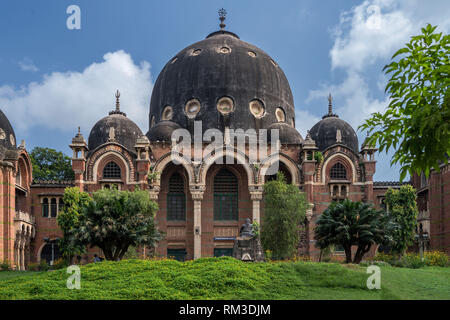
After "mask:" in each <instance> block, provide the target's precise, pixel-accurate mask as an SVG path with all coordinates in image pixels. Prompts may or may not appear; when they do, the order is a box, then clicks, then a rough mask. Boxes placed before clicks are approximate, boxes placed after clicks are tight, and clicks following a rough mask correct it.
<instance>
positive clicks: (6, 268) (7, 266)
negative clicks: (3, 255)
mask: <svg viewBox="0 0 450 320" xmlns="http://www.w3.org/2000/svg"><path fill="white" fill-rule="evenodd" d="M0 271H11V265H10V264H9V261H8V260H5V261H3V262H2V263H0Z"/></svg>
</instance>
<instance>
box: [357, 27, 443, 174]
mask: <svg viewBox="0 0 450 320" xmlns="http://www.w3.org/2000/svg"><path fill="white" fill-rule="evenodd" d="M435 30H436V27H435V26H434V27H433V26H431V25H430V24H428V25H427V26H426V27H425V28H422V34H420V35H417V36H413V37H412V38H411V41H410V42H409V43H407V44H406V47H404V48H401V49H400V50H398V51H397V52H396V53H395V54H394V55H393V56H392V60H393V61H392V62H391V63H390V64H388V65H386V66H385V67H384V69H383V70H385V73H386V75H390V76H391V78H390V79H389V81H388V84H387V85H386V92H387V93H388V94H389V95H390V103H389V105H388V107H387V109H386V110H385V112H384V113H380V112H376V113H373V114H372V115H371V118H370V119H367V120H366V122H365V123H364V124H363V125H361V126H360V128H362V129H367V130H368V132H369V134H371V136H370V138H369V142H370V143H371V144H374V143H378V144H379V146H380V147H379V149H380V151H383V150H386V152H387V151H388V150H389V149H390V148H393V149H395V150H396V151H395V153H394V156H393V158H392V160H391V163H392V164H395V163H399V164H400V165H401V166H402V168H401V172H400V179H401V180H403V179H404V178H405V176H406V174H407V173H408V172H409V174H410V175H412V174H413V172H416V173H417V174H420V172H425V174H426V176H427V177H428V175H429V172H430V169H431V168H432V167H433V168H434V169H436V170H439V162H440V161H443V162H447V158H446V154H447V155H448V154H450V35H442V33H434V32H435ZM397 56H402V58H401V59H399V60H398V61H396V60H395V58H396V57H397Z"/></svg>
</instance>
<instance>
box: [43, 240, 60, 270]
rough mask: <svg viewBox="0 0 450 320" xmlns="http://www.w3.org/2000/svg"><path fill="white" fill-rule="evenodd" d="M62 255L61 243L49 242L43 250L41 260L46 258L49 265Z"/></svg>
mask: <svg viewBox="0 0 450 320" xmlns="http://www.w3.org/2000/svg"><path fill="white" fill-rule="evenodd" d="M60 257H61V253H60V251H59V245H58V244H57V243H47V244H45V245H44V246H43V247H42V250H41V261H43V260H45V261H47V263H48V264H49V265H51V264H52V261H53V263H54V262H55V261H56V260H58V259H59V258H60Z"/></svg>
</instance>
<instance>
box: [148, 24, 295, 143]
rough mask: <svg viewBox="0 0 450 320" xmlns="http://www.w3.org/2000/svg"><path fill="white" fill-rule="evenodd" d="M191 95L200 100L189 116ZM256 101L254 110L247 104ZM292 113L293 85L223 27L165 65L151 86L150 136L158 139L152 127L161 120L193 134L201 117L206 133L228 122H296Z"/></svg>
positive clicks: (250, 125) (255, 125) (241, 125)
mask: <svg viewBox="0 0 450 320" xmlns="http://www.w3.org/2000/svg"><path fill="white" fill-rule="evenodd" d="M223 97H228V98H230V99H231V101H232V103H233V104H234V110H233V111H232V112H229V113H227V112H224V114H222V113H221V112H219V110H218V108H217V104H218V101H219V99H221V98H223ZM193 99H196V100H195V101H196V103H197V102H199V103H200V110H199V111H198V107H197V106H195V107H194V110H195V111H196V112H198V113H191V114H190V115H189V117H188V114H187V111H186V108H187V102H189V101H193ZM255 100H256V101H257V103H256V104H259V105H256V106H255V109H252V110H253V113H252V112H251V111H250V108H249V104H250V102H251V101H255ZM228 101H230V100H228ZM168 106H170V108H167V107H168ZM278 108H281V109H282V110H278V111H277V109H278ZM276 112H277V114H278V117H277V115H276ZM294 117H295V111H294V102H293V99H292V92H291V88H290V86H289V83H288V81H287V79H286V76H285V75H284V73H283V71H282V70H281V68H280V67H279V66H278V64H277V63H276V62H275V61H274V60H272V58H271V57H270V56H268V55H267V54H266V53H265V52H264V51H262V50H261V49H259V48H257V47H255V46H253V45H251V44H249V43H247V42H244V41H242V40H240V39H239V37H238V36H237V35H236V34H234V33H232V32H228V31H224V30H220V31H217V32H214V33H212V34H210V35H209V36H208V37H207V38H206V39H204V40H202V41H200V42H197V43H194V44H193V45H190V46H188V47H187V48H185V49H183V50H182V51H180V52H179V53H178V54H177V55H176V56H175V57H174V58H172V59H171V60H170V61H169V62H168V63H167V64H166V65H165V67H164V68H163V70H162V71H161V73H160V74H159V76H158V79H157V80H156V83H155V85H154V87H153V92H152V97H151V103H150V114H149V123H150V126H149V127H150V130H149V133H148V136H149V139H151V140H155V139H154V138H155V137H152V130H151V129H152V128H153V127H154V126H156V125H157V124H158V123H160V122H161V121H163V120H171V121H172V122H174V123H176V124H178V125H179V126H180V127H182V128H186V129H188V130H189V131H191V133H192V131H193V127H194V126H193V122H194V120H196V121H202V129H203V132H204V131H206V130H207V129H210V128H218V129H220V130H221V131H223V130H224V128H225V126H229V127H230V128H232V129H244V130H247V129H256V130H258V129H263V128H266V129H267V128H268V127H269V126H270V125H271V124H273V123H277V122H286V123H287V124H288V125H290V126H292V127H294V124H295V119H294ZM160 125H163V123H161V124H160ZM294 130H295V129H294ZM158 131H159V130H158Z"/></svg>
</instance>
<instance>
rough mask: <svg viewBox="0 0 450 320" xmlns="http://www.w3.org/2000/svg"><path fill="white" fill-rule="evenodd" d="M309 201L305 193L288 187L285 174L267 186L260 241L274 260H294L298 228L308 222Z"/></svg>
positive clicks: (293, 187)
mask: <svg viewBox="0 0 450 320" xmlns="http://www.w3.org/2000/svg"><path fill="white" fill-rule="evenodd" d="M306 208H307V201H306V199H305V196H304V194H303V193H301V192H300V191H299V190H298V188H297V187H296V186H294V185H292V184H287V183H286V181H285V179H284V176H283V174H282V173H278V174H277V179H276V180H272V181H269V182H267V183H266V184H265V185H264V216H263V221H262V228H261V241H262V245H263V247H264V250H270V251H272V258H273V259H286V258H289V257H292V256H293V255H294V253H295V250H296V248H297V246H298V241H299V234H298V227H299V224H300V223H302V222H303V221H304V219H305V213H306Z"/></svg>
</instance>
